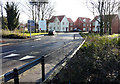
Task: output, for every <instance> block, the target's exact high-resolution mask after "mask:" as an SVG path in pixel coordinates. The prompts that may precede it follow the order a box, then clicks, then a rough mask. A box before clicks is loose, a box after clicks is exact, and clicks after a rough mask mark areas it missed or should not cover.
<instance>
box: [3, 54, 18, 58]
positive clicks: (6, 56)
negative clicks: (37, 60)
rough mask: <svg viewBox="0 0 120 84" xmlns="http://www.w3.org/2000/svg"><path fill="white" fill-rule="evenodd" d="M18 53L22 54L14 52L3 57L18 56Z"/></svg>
mask: <svg viewBox="0 0 120 84" xmlns="http://www.w3.org/2000/svg"><path fill="white" fill-rule="evenodd" d="M18 55H20V54H14V53H12V54H10V55H7V56H4V57H3V58H8V57H16V56H18Z"/></svg>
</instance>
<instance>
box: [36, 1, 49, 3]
mask: <svg viewBox="0 0 120 84" xmlns="http://www.w3.org/2000/svg"><path fill="white" fill-rule="evenodd" d="M37 1H38V2H39V3H48V0H37Z"/></svg>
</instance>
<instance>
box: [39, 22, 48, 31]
mask: <svg viewBox="0 0 120 84" xmlns="http://www.w3.org/2000/svg"><path fill="white" fill-rule="evenodd" d="M38 24H39V30H44V31H46V21H45V20H40V21H39V23H38Z"/></svg>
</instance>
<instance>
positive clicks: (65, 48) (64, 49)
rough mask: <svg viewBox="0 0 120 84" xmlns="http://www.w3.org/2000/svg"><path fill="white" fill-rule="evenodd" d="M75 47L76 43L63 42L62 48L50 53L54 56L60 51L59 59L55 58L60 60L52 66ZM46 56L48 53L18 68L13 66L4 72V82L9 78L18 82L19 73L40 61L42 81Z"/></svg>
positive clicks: (69, 53) (72, 51) (62, 59)
mask: <svg viewBox="0 0 120 84" xmlns="http://www.w3.org/2000/svg"><path fill="white" fill-rule="evenodd" d="M73 38H74V39H75V35H74V36H73ZM74 41H75V40H73V41H72V42H74ZM78 43H79V42H78ZM73 44H74V43H73ZM70 45H71V46H70ZM73 47H74V48H73ZM77 48H78V45H77V46H74V45H72V44H71V43H70V42H69V43H67V44H66V43H65V42H64V46H63V47H62V48H60V49H58V50H57V52H56V53H52V55H51V57H52V56H53V57H54V56H57V55H58V54H59V55H60V53H61V56H62V58H61V57H60V59H58V58H57V59H56V60H59V61H60V62H56V66H54V68H55V67H57V66H58V65H59V64H60V63H62V62H64V60H65V59H66V58H67V56H68V55H71V54H72V53H74V51H75V49H77ZM70 49H71V50H70ZM66 52H68V53H67V54H65V53H66ZM75 53H76V51H75ZM63 55H64V57H63ZM44 57H45V59H44ZM47 57H49V56H48V55H47V56H42V57H41V58H39V59H36V60H34V61H32V62H30V63H27V64H25V65H23V66H21V67H19V68H18V69H16V68H15V69H14V70H13V71H11V72H8V73H6V74H5V75H4V82H7V81H9V80H10V79H14V83H15V84H19V75H20V74H21V73H23V72H25V71H27V70H28V69H30V68H32V67H33V66H35V65H37V64H39V63H41V65H42V66H41V71H42V81H44V80H45V78H46V77H45V66H44V65H45V63H46V60H49V59H48V58H47ZM53 70H54V69H53Z"/></svg>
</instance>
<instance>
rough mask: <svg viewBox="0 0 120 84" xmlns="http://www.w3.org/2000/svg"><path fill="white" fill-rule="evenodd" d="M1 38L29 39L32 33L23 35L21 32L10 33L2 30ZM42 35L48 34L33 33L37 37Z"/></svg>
mask: <svg viewBox="0 0 120 84" xmlns="http://www.w3.org/2000/svg"><path fill="white" fill-rule="evenodd" d="M0 34H1V36H2V37H4V38H16V39H19V38H20V39H21V38H29V37H30V33H24V34H23V33H22V32H21V31H20V30H18V29H16V30H14V31H9V30H2V31H1V32H0ZM41 34H48V33H47V32H43V33H31V35H32V36H35V35H41Z"/></svg>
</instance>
